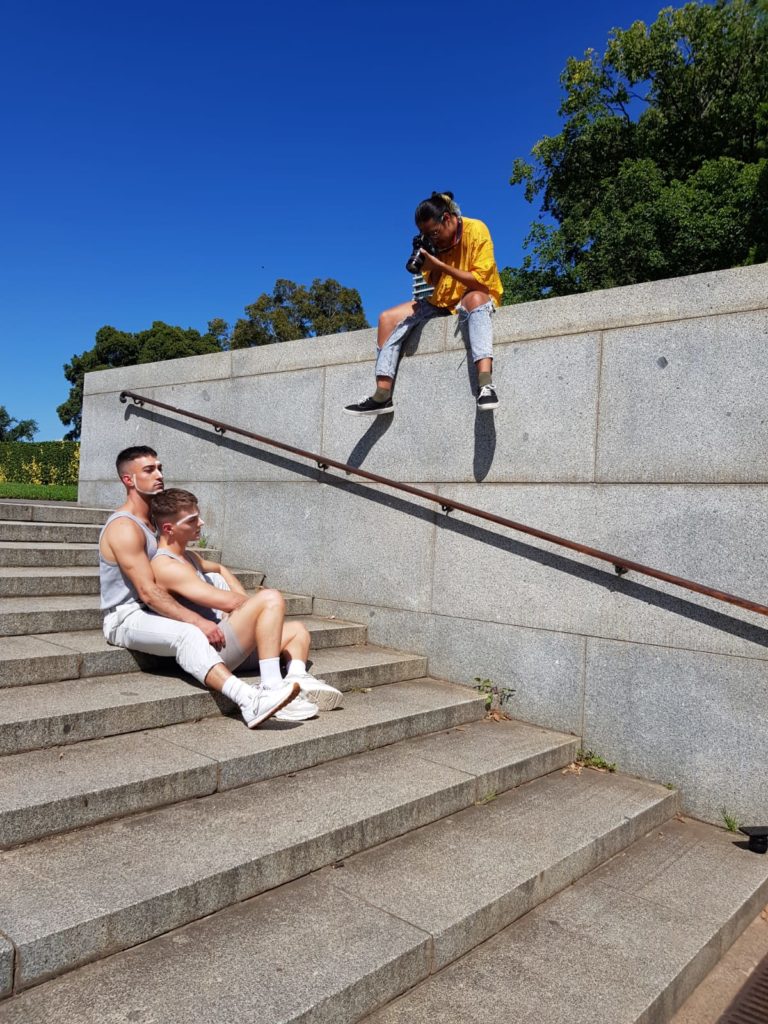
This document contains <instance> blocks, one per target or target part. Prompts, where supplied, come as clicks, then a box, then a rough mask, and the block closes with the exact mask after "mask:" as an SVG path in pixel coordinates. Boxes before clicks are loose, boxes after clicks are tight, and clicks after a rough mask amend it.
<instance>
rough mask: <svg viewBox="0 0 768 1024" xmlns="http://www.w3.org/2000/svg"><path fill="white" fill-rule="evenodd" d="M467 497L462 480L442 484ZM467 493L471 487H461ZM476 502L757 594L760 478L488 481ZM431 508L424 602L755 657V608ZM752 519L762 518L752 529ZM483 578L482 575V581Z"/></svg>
mask: <svg viewBox="0 0 768 1024" xmlns="http://www.w3.org/2000/svg"><path fill="white" fill-rule="evenodd" d="M443 493H444V494H445V496H446V500H450V499H451V498H454V499H455V500H458V501H467V500H468V499H469V498H470V496H471V492H470V489H469V488H467V487H459V486H455V487H452V486H447V485H444V486H443ZM472 496H474V495H472ZM483 497H484V498H485V500H484V501H483V502H482V507H483V508H484V509H486V510H487V511H490V512H492V513H496V514H498V515H501V516H504V517H506V518H509V519H512V520H515V521H517V522H519V523H522V524H526V525H529V526H534V527H536V528H538V529H541V530H544V531H548V532H552V533H557V534H559V535H560V536H563V537H566V538H568V539H571V540H575V541H578V542H581V543H584V544H588V545H590V546H593V547H596V548H599V549H602V550H603V551H607V552H609V553H611V554H615V555H616V556H617V557H622V556H623V557H624V558H629V559H632V560H637V561H640V562H643V563H645V564H647V565H650V566H653V567H655V568H657V569H661V570H664V571H666V572H670V573H674V574H676V575H680V576H683V577H687V578H689V579H693V580H694V581H698V582H701V583H707V584H709V585H710V586H714V587H717V588H720V589H723V590H726V591H730V592H731V593H735V594H739V595H740V596H743V597H746V598H751V599H752V600H756V601H762V600H763V599H764V594H763V581H764V579H765V577H766V575H768V540H764V537H768V512H767V511H766V507H765V502H764V500H763V496H762V490H761V488H759V487H754V488H751V487H739V486H734V487H719V488H708V487H705V486H693V485H689V486H685V487H671V486H670V487H668V488H660V487H652V486H650V485H637V486H634V485H624V486H620V485H615V486H607V485H606V486H602V487H599V486H593V485H577V486H571V487H547V486H538V487H537V486H525V485H521V486H514V485H494V486H490V487H487V488H486V489H485V490H484V492H483ZM476 522H477V521H470V519H469V517H464V516H462V514H461V513H455V514H453V515H451V516H449V517H444V518H441V519H439V520H438V529H437V534H436V543H435V559H434V581H433V597H432V610H433V611H434V612H436V613H438V614H444V615H461V616H467V617H469V618H476V619H487V620H490V621H497V622H506V623H509V624H514V625H519V626H526V627H531V628H537V629H545V630H552V631H557V632H566V633H575V634H582V635H586V636H602V637H606V638H608V639H621V640H631V641H635V642H640V643H643V642H647V643H652V644H658V645H663V646H678V647H687V648H694V649H701V650H708V651H712V652H715V653H725V654H739V655H745V656H750V657H758V658H765V656H766V648H768V628H766V622H765V617H764V616H761V615H759V614H758V613H755V612H748V611H743V610H742V609H740V608H737V607H734V606H732V605H727V604H723V603H722V602H720V601H717V600H716V599H714V598H707V597H704V596H703V595H700V594H696V593H691V592H688V591H685V590H682V589H680V588H678V587H675V586H674V585H673V584H669V583H664V582H662V581H658V580H655V579H653V578H649V577H643V576H641V575H640V574H636V573H630V574H629V575H628V576H626V577H623V578H618V577H617V576H616V575H615V573H614V571H613V567H612V565H611V563H610V562H598V561H597V560H592V559H590V558H589V557H588V556H583V555H580V554H578V553H576V552H570V551H568V549H565V548H558V547H556V546H555V545H554V544H550V543H548V542H546V541H540V540H537V539H535V538H530V537H528V536H527V535H525V534H522V533H517V532H515V531H512V530H509V529H506V528H504V527H496V526H494V525H493V524H485V523H484V524H482V525H475V523H476ZM763 525H764V526H765V527H766V529H765V530H763ZM489 581H490V585H489Z"/></svg>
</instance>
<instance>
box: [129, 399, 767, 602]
mask: <svg viewBox="0 0 768 1024" xmlns="http://www.w3.org/2000/svg"><path fill="white" fill-rule="evenodd" d="M129 398H130V399H131V401H132V402H133V403H134V405H139V406H142V405H154V406H157V408H159V409H165V410H167V411H168V412H173V413H176V414H177V415H179V416H186V417H187V418H188V419H192V420H197V421H198V422H200V423H207V424H209V425H210V426H212V427H213V428H214V430H215V431H216V433H217V434H225V433H228V432H229V433H232V434H240V435H242V436H243V437H248V438H250V439H251V440H253V441H258V442H259V444H265V445H269V446H270V447H272V448H279V449H280V450H281V451H284V452H290V453H291V454H292V455H299V456H300V457H301V458H304V459H308V460H309V461H310V462H314V463H316V464H317V466H318V468H319V469H321V470H326V469H328V468H329V467H331V466H333V468H334V469H340V470H342V471H343V472H344V473H347V474H349V475H354V476H360V477H363V478H364V479H365V480H373V481H374V483H377V484H384V485H385V486H386V487H392V488H394V489H395V490H397V491H405V493H406V494H413V495H415V496H416V497H417V498H424V499H426V500H427V501H432V502H435V503H436V504H438V505H439V506H440V507H441V509H442V510H443V512H445V513H446V514H447V513H449V512H465V513H466V514H467V515H471V516H476V517H477V518H478V519H485V520H486V521H487V522H489V523H496V524H497V525H498V526H506V527H508V528H509V529H510V530H517V531H518V532H519V533H527V534H528V535H529V536H531V537H538V538H539V540H546V541H549V542H550V543H552V544H558V545H559V546H560V547H564V548H569V549H570V550H571V551H578V552H579V553H580V554H582V555H589V557H590V558H597V559H600V560H601V561H603V562H610V564H611V565H612V566H613V568H614V570H615V571H616V573H617V575H619V576H623V575H624V574H625V573H627V572H630V571H631V572H637V573H641V574H642V575H644V576H651V577H653V579H657V580H663V581H664V582H665V583H672V584H674V585H675V586H677V587H683V588H684V589H685V590H692V591H693V592H694V593H696V594H704V595H705V596H706V597H714V598H716V599H717V600H718V601H725V602H727V603H728V604H734V605H736V606H737V607H739V608H745V609H746V610H747V611H751V612H758V613H759V614H760V615H768V607H767V606H766V605H763V604H757V603H756V602H755V601H749V600H747V598H745V597H736V596H735V595H734V594H728V593H726V592H725V591H724V590H715V589H713V588H712V587H707V586H704V584H703V583H696V582H695V581H694V580H687V579H684V578H683V577H682V576H673V575H672V574H671V573H668V572H662V571H661V570H660V569H654V568H652V567H651V566H649V565H643V564H642V563H641V562H633V561H631V560H630V559H628V558H620V557H618V556H617V555H611V554H609V553H608V552H607V551H600V550H599V549H598V548H591V547H589V546H588V545H586V544H579V543H577V542H576V541H573V540H568V539H567V538H566V537H558V536H557V534H554V533H547V532H546V531H545V530H537V529H536V528H535V527H533V526H526V525H525V524H524V523H517V522H515V521H514V520H513V519H505V518H504V517H503V516H495V515H493V514H492V513H491V512H485V511H483V509H480V508H475V507H474V506H473V505H465V504H464V503H463V502H460V501H452V500H450V499H448V498H445V497H443V496H442V495H440V494H432V492H431V491H424V490H422V489H421V488H420V487H412V486H411V485H410V484H404V483H399V482H398V481H396V480H391V479H390V478H389V477H386V476H380V475H379V474H378V473H370V472H369V471H368V470H366V469H358V468H357V467H355V466H350V465H348V464H347V463H346V462H339V461H338V460H337V459H331V458H329V457H328V456H327V455H318V454H316V453H315V452H308V451H305V450H304V449H303V448H296V447H295V446H294V445H291V444H285V443H284V442H283V441H275V440H274V439H273V438H271V437H263V436H262V435H261V434H254V433H253V431H251V430H244V429H243V428H242V427H235V426H233V425H232V424H231V423H222V422H221V421H219V420H214V419H211V417H210V416H200V415H199V414H198V413H196V412H190V411H189V410H188V409H179V408H177V407H176V406H174V405H168V404H167V403H166V402H158V401H157V399H155V398H146V397H145V396H144V395H138V394H136V392H135V391H121V392H120V401H121V402H122V403H123V404H125V403H126V402H127V400H128V399H129Z"/></svg>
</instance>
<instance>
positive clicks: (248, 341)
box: [230, 278, 368, 349]
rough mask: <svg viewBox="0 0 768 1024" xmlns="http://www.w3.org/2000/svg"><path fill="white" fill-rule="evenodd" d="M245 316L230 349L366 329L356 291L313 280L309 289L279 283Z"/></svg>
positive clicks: (336, 284) (252, 304)
mask: <svg viewBox="0 0 768 1024" xmlns="http://www.w3.org/2000/svg"><path fill="white" fill-rule="evenodd" d="M245 312H246V314H247V317H246V318H242V319H240V320H238V321H237V323H236V324H235V326H234V329H233V331H232V337H231V339H230V347H231V348H233V349H235V348H250V347H251V346H254V345H268V344H270V343H272V342H276V341H293V340H294V339H296V338H311V337H318V336H320V335H323V334H337V333H338V332H339V331H357V330H360V329H361V328H363V327H367V326H368V322H367V320H366V319H365V313H364V312H363V304H362V302H361V300H360V294H359V292H358V291H357V289H356V288H345V287H344V286H343V285H341V284H339V282H338V281H334V280H333V279H332V278H327V279H326V280H325V281H321V280H320V279H319V278H315V280H314V281H313V282H312V284H311V286H310V287H309V288H307V287H305V286H304V285H302V284H294V282H293V281H286V280H284V279H280V280H278V281H275V288H274V291H273V292H272V294H271V295H270V294H269V293H268V292H264V293H263V294H262V295H260V296H259V297H258V299H256V301H255V302H253V303H251V305H250V306H246V307H245Z"/></svg>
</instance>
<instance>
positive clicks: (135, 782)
mask: <svg viewBox="0 0 768 1024" xmlns="http://www.w3.org/2000/svg"><path fill="white" fill-rule="evenodd" d="M216 784H217V772H216V765H215V763H214V762H213V761H212V760H211V759H210V758H206V757H203V756H201V755H199V754H196V753H194V752H193V751H191V750H188V749H183V748H181V747H179V746H178V745H175V744H173V743H169V742H168V741H167V740H166V739H165V737H164V736H161V735H159V734H158V733H157V732H154V731H153V732H150V733H132V734H129V735H127V736H114V737H111V738H110V739H108V740H95V741H93V742H91V743H78V744H76V745H75V746H73V747H71V748H67V749H66V750H63V749H53V750H42V751H41V750H38V751H34V752H32V753H26V754H16V755H13V756H10V757H6V758H4V759H3V772H2V775H0V846H2V847H10V846H17V845H19V844H20V843H28V842H32V841H33V840H35V839H40V838H41V837H43V836H47V835H52V834H54V833H55V832H64V831H69V830H71V829H75V828H80V827H82V826H83V825H88V824H92V823H93V822H96V821H105V820H107V819H109V818H113V817H118V816H119V815H123V814H130V813H134V812H136V811H140V810H143V809H145V808H147V807H158V806H161V805H162V804H170V803H176V802H177V801H180V800H188V799H191V798H192V797H198V796H204V795H205V794H207V793H212V792H214V790H215V789H216Z"/></svg>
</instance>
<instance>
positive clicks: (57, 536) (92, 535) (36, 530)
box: [0, 521, 101, 545]
mask: <svg viewBox="0 0 768 1024" xmlns="http://www.w3.org/2000/svg"><path fill="white" fill-rule="evenodd" d="M100 532H101V530H100V527H98V526H88V525H82V524H80V523H35V522H29V523H25V522H2V521H0V540H4V541H13V542H15V543H20V542H22V541H23V542H24V543H29V544H34V545H37V544H39V543H46V544H69V543H73V544H95V543H97V542H98V539H99V533H100Z"/></svg>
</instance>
